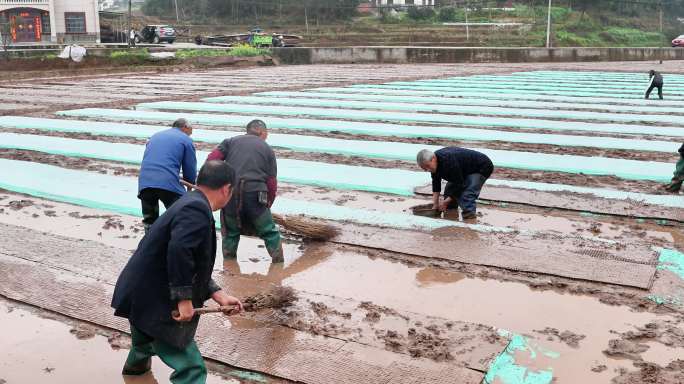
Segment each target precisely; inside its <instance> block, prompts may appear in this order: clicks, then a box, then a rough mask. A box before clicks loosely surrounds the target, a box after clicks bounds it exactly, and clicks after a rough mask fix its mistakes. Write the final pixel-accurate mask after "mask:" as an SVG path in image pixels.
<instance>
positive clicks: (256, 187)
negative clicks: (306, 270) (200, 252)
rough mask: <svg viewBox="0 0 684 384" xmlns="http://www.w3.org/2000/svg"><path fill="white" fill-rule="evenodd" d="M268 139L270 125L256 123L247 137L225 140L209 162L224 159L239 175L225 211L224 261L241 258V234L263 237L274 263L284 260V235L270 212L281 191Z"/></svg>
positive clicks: (211, 154)
mask: <svg viewBox="0 0 684 384" xmlns="http://www.w3.org/2000/svg"><path fill="white" fill-rule="evenodd" d="M267 137H268V129H267V128H266V124H265V123H264V122H263V121H261V120H253V121H251V122H250V123H249V124H247V133H246V134H245V135H241V136H236V137H233V138H230V139H226V140H224V141H223V142H222V143H221V144H220V145H219V146H218V147H217V148H216V149H214V150H213V151H212V152H211V153H210V154H209V157H207V161H210V160H224V161H225V162H226V163H228V164H230V166H231V167H233V169H235V172H236V174H237V185H236V188H235V197H234V198H233V199H232V200H231V201H230V203H228V205H227V206H226V207H225V208H223V209H222V210H221V236H222V237H223V259H224V261H231V260H234V259H236V258H237V250H238V244H239V243H240V236H241V235H246V236H253V235H256V236H258V237H259V238H261V239H262V240H263V241H264V243H265V245H266V250H267V251H268V254H269V255H270V256H271V259H272V261H273V263H282V262H283V260H284V259H283V245H282V241H281V237H280V232H279V231H278V228H277V227H276V225H275V222H274V220H273V216H272V215H271V210H270V208H271V206H272V205H273V202H274V201H275V197H276V191H277V188H278V181H277V174H278V167H277V164H276V157H275V153H274V152H273V149H271V147H270V146H269V145H268V144H267V143H266V138H267Z"/></svg>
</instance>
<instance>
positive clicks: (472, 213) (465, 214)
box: [461, 211, 477, 220]
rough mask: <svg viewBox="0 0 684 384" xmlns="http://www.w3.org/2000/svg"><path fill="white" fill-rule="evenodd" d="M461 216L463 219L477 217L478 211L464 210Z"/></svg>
mask: <svg viewBox="0 0 684 384" xmlns="http://www.w3.org/2000/svg"><path fill="white" fill-rule="evenodd" d="M461 217H462V218H463V220H473V219H476V218H477V213H475V211H469V212H466V211H463V212H462V213H461Z"/></svg>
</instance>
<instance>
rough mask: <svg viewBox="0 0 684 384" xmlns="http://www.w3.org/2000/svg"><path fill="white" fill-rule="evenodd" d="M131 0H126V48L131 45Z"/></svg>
mask: <svg viewBox="0 0 684 384" xmlns="http://www.w3.org/2000/svg"><path fill="white" fill-rule="evenodd" d="M131 1H132V0H128V29H127V30H126V36H128V39H127V40H128V48H130V47H131V29H132V25H131V14H132V13H133V11H132V7H131Z"/></svg>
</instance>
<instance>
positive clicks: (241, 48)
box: [230, 44, 271, 57]
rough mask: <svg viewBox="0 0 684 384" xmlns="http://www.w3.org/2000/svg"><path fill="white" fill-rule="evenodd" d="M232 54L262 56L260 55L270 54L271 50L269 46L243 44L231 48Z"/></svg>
mask: <svg viewBox="0 0 684 384" xmlns="http://www.w3.org/2000/svg"><path fill="white" fill-rule="evenodd" d="M230 54H231V56H237V57H250V56H260V55H270V54H271V50H270V49H268V48H256V47H252V46H249V45H247V44H242V45H238V46H235V47H233V48H232V49H231V50H230Z"/></svg>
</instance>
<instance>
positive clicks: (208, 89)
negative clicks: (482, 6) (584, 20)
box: [0, 63, 684, 384]
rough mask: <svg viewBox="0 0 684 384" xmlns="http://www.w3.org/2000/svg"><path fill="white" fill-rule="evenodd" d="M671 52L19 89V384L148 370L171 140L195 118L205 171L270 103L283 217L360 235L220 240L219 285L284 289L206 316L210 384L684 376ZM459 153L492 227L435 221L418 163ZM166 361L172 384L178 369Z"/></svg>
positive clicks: (10, 223) (0, 288) (2, 248)
mask: <svg viewBox="0 0 684 384" xmlns="http://www.w3.org/2000/svg"><path fill="white" fill-rule="evenodd" d="M653 66H656V64H653V63H601V64H589V63H581V64H580V63H576V64H510V65H509V64H507V65H499V64H496V65H494V64H481V65H404V66H400V65H374V66H371V65H340V66H333V65H329V66H283V67H262V68H243V69H231V70H207V71H198V72H196V73H182V72H170V73H149V72H146V73H144V74H140V75H136V74H122V75H106V74H93V75H92V76H83V77H78V78H69V77H60V78H48V77H46V78H43V79H35V84H33V83H32V85H31V86H29V85H27V83H26V82H25V81H23V80H22V81H16V82H14V81H11V80H9V81H2V82H0V88H2V89H3V93H4V96H2V101H3V103H5V102H6V103H7V106H8V107H7V108H4V107H3V108H1V109H0V115H2V116H0V165H2V166H3V167H4V169H7V170H8V171H9V172H7V173H6V175H5V176H4V177H3V179H2V180H0V189H1V190H0V228H2V230H3V232H4V236H3V237H2V239H1V240H0V264H2V265H1V266H0V270H1V271H2V272H0V298H1V299H2V300H1V301H0V323H1V324H4V325H5V327H6V328H11V329H15V330H16V332H14V333H13V334H12V337H11V338H9V339H7V341H5V339H3V342H2V345H3V347H4V349H5V350H7V351H9V354H8V357H7V358H6V359H3V360H2V361H0V364H2V365H0V367H2V368H1V369H0V382H4V383H17V382H40V381H41V380H51V381H50V382H64V383H67V382H68V383H74V382H86V381H87V378H92V377H98V381H101V382H106V383H108V382H122V381H123V378H122V377H121V376H120V369H121V366H122V364H123V360H124V359H125V352H126V348H127V344H126V343H127V333H128V332H129V329H128V325H127V323H126V322H124V321H122V319H120V318H116V317H114V316H113V315H112V311H111V309H110V308H109V305H108V304H109V302H110V300H111V292H112V290H113V284H114V283H115V281H116V277H117V276H118V273H119V271H120V270H121V268H122V267H123V265H124V264H125V262H126V260H127V258H128V257H129V256H130V254H131V251H132V250H134V249H135V247H136V246H137V244H138V242H139V241H140V239H141V238H142V236H143V228H142V224H141V223H140V217H139V216H140V212H139V209H140V208H139V201H138V200H137V198H136V190H135V188H136V182H137V175H138V169H139V164H140V161H141V160H142V151H143V150H144V145H145V142H146V139H147V138H148V137H149V136H150V135H151V134H153V133H154V132H157V131H159V130H162V129H164V128H165V127H167V126H169V125H170V123H171V122H172V121H173V120H175V119H176V118H179V117H185V118H187V119H188V120H190V121H191V122H192V123H194V127H195V132H194V133H193V139H194V140H195V144H196V148H197V151H198V160H199V162H200V163H202V162H203V161H204V158H205V157H206V154H207V152H209V151H211V150H212V149H213V148H214V147H215V146H216V145H217V144H218V143H220V142H221V140H223V139H224V138H227V137H232V136H235V135H238V134H241V133H242V132H243V130H244V125H245V124H246V122H248V121H249V120H251V119H254V118H259V119H262V120H264V121H265V122H266V123H267V125H269V127H270V128H271V130H270V132H271V133H270V136H269V139H268V141H269V143H270V144H271V145H272V146H273V147H274V149H275V151H276V155H277V157H278V159H279V179H280V188H279V195H278V198H277V199H276V204H275V205H274V207H273V211H274V212H276V213H279V214H282V215H286V216H287V215H305V216H307V217H309V218H311V219H314V220H318V221H323V222H326V223H329V224H331V225H333V226H335V227H336V228H337V229H338V230H339V235H338V236H337V237H335V238H333V239H332V240H331V241H329V242H324V243H323V242H312V241H308V240H306V239H302V238H301V237H299V236H297V234H294V233H287V232H285V238H286V242H285V246H284V249H285V263H284V264H283V265H272V264H271V263H270V258H269V257H268V255H267V253H266V250H265V249H264V246H263V244H262V242H261V241H259V240H258V239H252V238H243V240H242V241H241V243H240V249H239V251H238V260H237V261H236V262H226V263H224V262H223V261H222V259H221V255H218V256H219V257H218V258H217V264H216V265H215V268H214V278H215V280H216V281H217V282H218V283H219V284H220V285H222V286H223V287H224V289H226V290H227V291H228V292H230V293H231V294H233V295H235V296H237V297H240V298H242V299H244V300H245V301H247V302H251V303H261V304H259V305H256V306H255V307H254V308H253V309H252V310H250V311H248V312H246V313H244V314H242V315H240V316H237V317H224V316H222V315H215V314H214V315H207V316H205V317H203V318H202V320H201V325H200V329H199V331H198V335H197V340H198V345H199V347H200V350H201V351H202V353H203V356H204V357H205V359H206V360H207V361H208V362H209V368H210V379H209V382H212V383H214V382H227V383H231V382H248V383H251V382H273V383H281V382H305V383H331V382H336V383H499V384H523V383H533V384H545V383H666V384H670V383H681V382H684V359H683V358H682V356H684V331H682V329H684V324H683V320H684V317H683V316H684V197H683V196H682V195H681V194H668V193H666V192H665V191H664V190H663V188H662V186H663V185H664V184H666V183H667V182H668V181H669V179H670V178H671V177H672V171H674V164H675V162H676V161H677V159H678V154H677V149H678V148H679V146H681V144H682V142H683V141H684V120H683V119H681V111H680V109H681V106H680V105H679V104H680V103H681V102H682V101H684V71H683V70H681V69H680V68H679V65H678V64H677V63H665V64H663V65H662V68H661V67H660V66H658V68H657V69H659V70H662V72H663V73H664V75H665V79H666V87H665V100H664V101H662V102H661V101H660V100H644V99H643V95H642V92H643V89H644V88H645V86H646V85H647V83H648V76H647V72H648V70H649V69H651V67H653ZM9 106H11V108H10V107H9ZM449 145H457V146H463V147H467V148H473V149H476V150H479V151H482V152H484V153H486V154H487V155H488V156H490V158H492V160H493V162H494V165H495V172H494V174H493V175H492V177H491V179H490V180H489V181H488V182H487V184H485V187H484V189H483V191H482V195H481V200H480V202H479V205H478V215H477V217H476V218H475V219H469V220H462V219H461V218H460V216H459V214H458V212H457V211H451V212H447V213H446V214H444V215H439V214H436V213H434V212H430V211H429V210H428V211H427V212H425V211H422V212H419V213H420V214H414V212H417V211H415V210H414V208H415V207H418V206H423V205H426V204H429V201H430V196H429V195H430V193H431V190H430V188H429V186H428V184H429V182H430V176H429V174H427V173H422V172H420V169H419V168H418V167H417V166H415V165H414V159H415V154H416V153H417V152H418V150H420V149H421V148H429V149H436V148H439V147H440V146H449ZM219 237H220V236H219ZM219 241H220V240H219ZM219 249H220V247H219ZM283 289H285V290H286V291H283ZM278 292H281V293H282V292H288V293H287V295H288V299H287V300H285V301H286V302H287V303H286V304H287V305H276V304H274V303H280V302H283V300H284V299H282V298H280V296H279V295H280V294H279V293H278ZM289 295H291V296H289ZM264 303H265V304H264ZM84 330H85V331H84ZM82 331H83V332H85V333H84V334H85V335H86V336H87V337H80V336H79V335H81V333H82ZM91 333H92V335H91ZM114 336H116V337H114ZM108 339H109V341H108ZM114 339H116V340H119V339H120V340H123V341H122V342H121V343H120V344H121V346H119V345H118V344H117V346H116V347H115V346H114V345H112V340H114ZM115 344H116V343H115ZM66 354H71V355H70V356H73V358H71V359H69V360H67V359H65V355H66ZM73 360H78V361H79V362H80V361H83V365H85V366H87V368H85V367H84V369H82V370H79V369H76V368H75V367H73V366H70V365H69V361H73ZM155 364H157V365H156V366H155V367H154V369H153V373H154V375H153V376H154V377H149V378H146V380H148V381H149V382H155V381H154V380H156V381H158V382H160V383H162V382H167V381H166V380H167V376H168V374H169V372H168V369H167V368H166V367H165V366H163V364H161V362H159V361H156V362H155ZM72 365H73V364H72Z"/></svg>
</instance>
